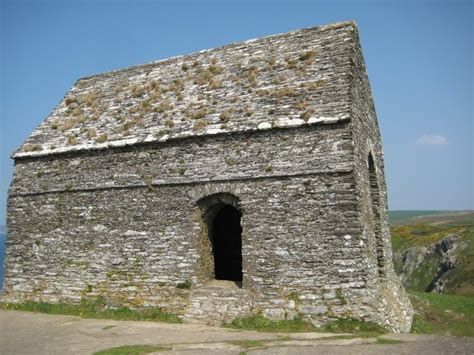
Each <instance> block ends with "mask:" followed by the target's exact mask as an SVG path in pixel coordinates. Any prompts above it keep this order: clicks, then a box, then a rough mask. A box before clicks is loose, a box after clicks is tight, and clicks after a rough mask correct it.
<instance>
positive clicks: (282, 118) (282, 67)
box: [13, 22, 358, 158]
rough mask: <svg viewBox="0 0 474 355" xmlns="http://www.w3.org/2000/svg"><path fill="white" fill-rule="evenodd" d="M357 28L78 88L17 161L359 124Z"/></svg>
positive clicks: (116, 75)
mask: <svg viewBox="0 0 474 355" xmlns="http://www.w3.org/2000/svg"><path fill="white" fill-rule="evenodd" d="M357 38H358V36H357V28H356V25H355V24H354V23H353V22H342V23H335V24H330V25H326V26H316V27H312V28H307V29H302V30H297V31H293V32H289V33H285V34H279V35H274V36H269V37H264V38H259V39H255V40H249V41H245V42H242V43H234V44H230V45H227V46H224V47H220V48H216V49H210V50H204V51H200V52H197V53H194V54H190V55H184V56H178V57H172V58H169V59H166V60H161V61H156V62H152V63H149V64H145V65H138V66H134V67H131V68H126V69H121V70H116V71H112V72H109V73H104V74H100V75H95V76H91V77H86V78H83V79H80V80H78V81H77V82H76V83H75V84H74V86H73V87H72V88H71V89H70V90H69V92H68V93H67V94H66V95H65V97H64V98H63V100H62V101H61V102H60V103H59V104H58V106H57V107H56V108H55V109H54V110H53V111H52V112H51V114H50V115H49V116H48V117H47V118H46V120H44V121H43V122H42V123H41V124H40V125H39V126H38V127H37V128H36V130H35V131H34V132H33V133H32V135H31V136H30V137H29V138H28V139H27V140H26V142H25V143H24V144H23V145H22V146H21V147H20V148H19V149H18V150H17V151H16V152H15V153H14V154H13V158H21V157H27V156H40V155H51V154H59V153H64V152H70V151H79V150H89V149H104V148H108V147H113V146H124V145H133V144H139V143H142V142H162V141H167V140H171V139H176V138H181V137H189V136H202V135H214V134H226V133H232V132H237V131H249V130H250V131H252V130H263V129H272V128H275V127H294V126H299V125H304V124H327V123H333V122H338V121H341V120H348V119H349V118H350V116H349V115H350V101H351V98H350V88H351V64H352V62H351V54H352V50H353V48H354V46H355V45H358V39H357Z"/></svg>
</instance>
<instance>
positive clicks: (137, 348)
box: [94, 345, 171, 355]
mask: <svg viewBox="0 0 474 355" xmlns="http://www.w3.org/2000/svg"><path fill="white" fill-rule="evenodd" d="M167 350H171V348H169V347H163V346H154V345H125V346H119V347H116V348H110V349H106V350H101V351H97V352H95V353H94V355H139V354H149V353H154V352H158V351H167Z"/></svg>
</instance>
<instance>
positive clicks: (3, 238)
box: [0, 234, 7, 290]
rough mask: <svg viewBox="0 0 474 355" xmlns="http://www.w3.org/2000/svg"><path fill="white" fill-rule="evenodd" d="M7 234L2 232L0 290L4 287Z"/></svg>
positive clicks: (0, 237) (0, 239) (0, 240)
mask: <svg viewBox="0 0 474 355" xmlns="http://www.w3.org/2000/svg"><path fill="white" fill-rule="evenodd" d="M6 240H7V235H6V234H0V290H1V289H2V288H3V260H4V259H5V242H6Z"/></svg>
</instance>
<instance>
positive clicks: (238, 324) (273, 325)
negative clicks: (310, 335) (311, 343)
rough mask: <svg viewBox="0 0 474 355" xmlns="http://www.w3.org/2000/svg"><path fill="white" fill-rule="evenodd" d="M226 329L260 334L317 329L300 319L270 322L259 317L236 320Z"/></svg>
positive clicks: (312, 330)
mask: <svg viewBox="0 0 474 355" xmlns="http://www.w3.org/2000/svg"><path fill="white" fill-rule="evenodd" d="M228 327H230V328H234V329H247V330H257V331H261V332H295V333H297V332H314V331H316V330H317V328H316V327H315V326H314V325H312V324H311V323H309V322H306V321H304V320H302V319H300V318H295V319H292V320H278V321H274V320H270V319H267V318H265V317H263V316H260V315H253V316H250V317H243V318H236V319H234V320H233V321H232V323H230V324H228Z"/></svg>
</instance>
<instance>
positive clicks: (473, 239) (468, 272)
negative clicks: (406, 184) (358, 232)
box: [391, 211, 474, 296]
mask: <svg viewBox="0 0 474 355" xmlns="http://www.w3.org/2000/svg"><path fill="white" fill-rule="evenodd" d="M403 212H406V213H405V214H404V215H405V217H406V216H408V217H406V218H405V219H402V218H401V217H400V216H398V217H397V219H396V221H397V224H396V225H395V226H392V228H391V230H392V247H393V250H394V252H400V251H403V249H406V248H409V247H412V246H425V245H431V244H433V243H436V242H437V241H439V240H441V239H442V238H444V237H446V236H447V235H449V234H460V235H461V236H462V240H463V241H466V242H467V248H466V249H464V250H463V251H462V252H461V253H460V254H459V256H458V265H457V267H456V268H455V269H453V270H451V271H449V284H448V285H447V287H446V293H449V294H457V295H466V296H468V295H470V296H474V263H473V262H472V260H474V220H473V218H472V216H473V214H472V213H471V214H466V213H465V212H461V213H454V212H449V214H446V213H444V214H443V213H439V212H436V213H435V214H434V215H433V214H432V215H428V214H426V213H425V214H423V217H422V218H421V219H416V220H415V221H420V220H424V221H428V222H426V223H418V224H414V222H413V221H414V219H413V216H415V217H417V218H418V217H419V215H417V214H416V213H415V212H416V211H403ZM438 259H439V257H438V256H437V255H435V254H432V255H430V256H428V257H427V258H426V260H425V262H424V263H423V264H422V265H421V266H420V267H419V269H418V270H417V272H416V273H415V274H414V276H413V277H412V278H411V279H410V280H409V281H408V282H407V283H406V285H405V287H407V288H408V289H412V290H418V291H422V290H424V289H426V287H427V286H428V285H429V282H430V280H432V279H433V277H434V276H435V275H436V272H437V270H436V265H437V262H438ZM394 263H395V269H396V270H398V269H399V267H400V265H398V264H397V260H394Z"/></svg>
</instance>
